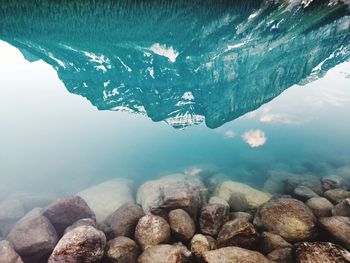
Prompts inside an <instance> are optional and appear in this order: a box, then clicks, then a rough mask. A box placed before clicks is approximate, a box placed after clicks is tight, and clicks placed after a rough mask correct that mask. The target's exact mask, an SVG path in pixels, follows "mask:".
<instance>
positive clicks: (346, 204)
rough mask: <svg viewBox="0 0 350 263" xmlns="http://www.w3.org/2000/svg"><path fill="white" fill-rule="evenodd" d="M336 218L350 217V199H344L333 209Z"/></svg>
mask: <svg viewBox="0 0 350 263" xmlns="http://www.w3.org/2000/svg"><path fill="white" fill-rule="evenodd" d="M332 215H334V216H347V217H350V198H347V199H344V200H343V201H341V202H340V203H339V204H337V205H336V206H335V207H334V208H333V209H332Z"/></svg>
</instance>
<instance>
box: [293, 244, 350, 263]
mask: <svg viewBox="0 0 350 263" xmlns="http://www.w3.org/2000/svg"><path fill="white" fill-rule="evenodd" d="M295 255H296V260H297V262H299V263H317V262H320V263H321V262H327V263H348V262H350V253H349V252H348V251H347V250H345V249H344V248H342V247H341V246H338V245H335V244H333V243H329V242H318V243H316V242H303V243H299V244H298V245H297V247H296V250H295Z"/></svg>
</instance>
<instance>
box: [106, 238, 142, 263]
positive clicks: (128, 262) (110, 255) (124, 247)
mask: <svg viewBox="0 0 350 263" xmlns="http://www.w3.org/2000/svg"><path fill="white" fill-rule="evenodd" d="M105 251H106V252H105V258H106V259H107V261H108V262H110V263H136V261H137V256H138V254H139V248H138V246H137V244H136V242H135V241H134V240H132V239H130V238H128V237H122V236H119V237H116V238H114V239H112V240H110V241H108V242H107V246H106V249H105Z"/></svg>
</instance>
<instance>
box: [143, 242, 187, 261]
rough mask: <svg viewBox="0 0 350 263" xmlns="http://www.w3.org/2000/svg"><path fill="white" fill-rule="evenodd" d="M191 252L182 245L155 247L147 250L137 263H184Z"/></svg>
mask: <svg viewBox="0 0 350 263" xmlns="http://www.w3.org/2000/svg"><path fill="white" fill-rule="evenodd" d="M190 257H191V252H190V251H188V250H187V248H186V247H185V246H183V245H182V244H175V245H156V246H152V247H149V248H147V249H146V250H145V251H144V252H143V253H142V254H141V256H140V257H139V258H138V261H137V262H138V263H186V262H188V261H189V259H190Z"/></svg>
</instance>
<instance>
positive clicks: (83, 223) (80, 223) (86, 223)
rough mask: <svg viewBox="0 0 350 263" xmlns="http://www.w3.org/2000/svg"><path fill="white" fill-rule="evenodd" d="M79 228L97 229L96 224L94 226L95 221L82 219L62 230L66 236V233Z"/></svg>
mask: <svg viewBox="0 0 350 263" xmlns="http://www.w3.org/2000/svg"><path fill="white" fill-rule="evenodd" d="M79 226H92V227H94V228H97V224H96V221H95V219H92V218H83V219H79V220H78V221H76V222H75V223H74V224H73V225H71V226H69V227H67V228H66V229H65V230H64V234H66V233H67V232H69V231H71V230H73V229H74V228H76V227H79Z"/></svg>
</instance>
